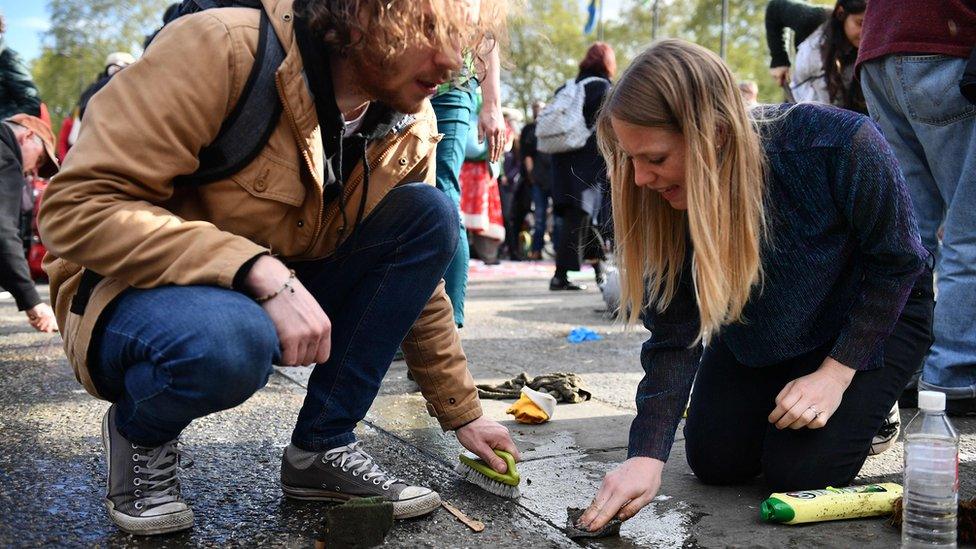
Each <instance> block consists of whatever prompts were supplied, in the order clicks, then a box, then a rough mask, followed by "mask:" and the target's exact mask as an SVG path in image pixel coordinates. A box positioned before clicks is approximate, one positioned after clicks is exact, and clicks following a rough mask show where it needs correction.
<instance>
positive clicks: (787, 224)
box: [581, 40, 927, 530]
mask: <svg viewBox="0 0 976 549" xmlns="http://www.w3.org/2000/svg"><path fill="white" fill-rule="evenodd" d="M598 133H599V140H600V146H601V151H602V153H603V155H604V156H605V158H606V160H607V164H608V167H609V169H610V177H611V185H612V189H613V193H612V194H613V212H614V223H615V230H616V240H617V245H618V254H619V264H620V267H621V273H622V274H621V290H622V292H621V316H622V317H625V318H627V320H628V321H629V323H630V324H634V323H636V322H637V321H638V320H639V319H643V322H644V326H645V327H647V329H648V330H650V332H651V335H650V339H648V341H647V342H646V343H644V345H643V349H642V351H641V364H642V366H643V368H644V371H645V375H644V378H643V380H642V381H641V382H640V385H639V387H638V389H637V417H636V418H635V419H634V421H633V424H632V425H631V429H630V443H629V451H628V459H627V461H625V462H624V463H623V464H622V465H620V466H619V467H617V468H616V469H615V470H613V471H611V472H610V473H608V474H607V475H606V477H605V478H604V479H603V483H602V485H601V487H600V490H599V492H598V493H597V494H596V497H595V498H594V500H593V503H592V504H591V505H590V507H589V509H588V510H587V512H586V513H585V514H584V515H583V517H582V519H581V522H582V524H583V525H584V526H586V527H588V528H589V529H590V530H597V529H599V528H601V527H602V526H603V525H604V524H605V523H606V522H607V521H609V520H610V519H611V518H613V517H615V516H617V517H619V518H621V519H627V518H630V517H631V516H633V515H635V514H636V513H637V512H638V511H639V510H640V509H641V508H642V507H643V506H644V505H646V504H647V503H648V502H650V501H651V500H652V499H653V498H654V496H655V495H656V493H657V491H658V489H659V488H660V486H661V477H662V470H663V469H664V462H665V461H666V460H667V458H668V454H669V453H670V451H671V446H672V444H673V441H674V434H675V430H676V429H677V426H678V422H679V420H680V419H681V415H682V411H683V410H684V409H685V404H686V403H687V402H688V394H689V392H691V389H692V382H693V381H694V392H693V394H692V396H691V404H690V406H689V409H688V419H687V422H686V424H685V430H684V434H685V452H686V455H687V459H688V464H689V465H690V467H691V469H692V471H694V473H695V475H696V476H697V477H698V478H699V479H700V480H701V481H702V482H704V483H706V484H718V485H727V484H736V483H744V482H748V481H750V480H751V479H753V478H755V477H756V476H758V475H760V474H762V475H763V476H764V477H765V481H766V483H767V485H768V486H769V487H770V488H771V489H772V490H775V491H780V490H797V489H812V488H823V487H825V486H828V485H830V486H844V485H847V484H850V482H851V481H852V480H853V479H854V477H855V475H856V474H857V473H858V471H859V469H860V468H861V465H862V464H863V463H864V460H865V458H866V457H867V455H868V451H869V449H870V446H871V441H872V437H874V436H875V434H876V433H878V430H879V427H880V426H881V425H882V422H883V421H884V420H885V417H886V416H887V415H888V412H889V410H890V409H891V407H892V404H894V402H895V400H896V399H897V398H898V396H899V395H900V394H901V392H902V389H903V388H904V387H905V382H906V380H907V379H908V378H909V377H910V376H911V374H912V371H911V370H912V368H911V367H907V366H906V365H898V364H897V362H891V363H888V364H885V363H884V357H883V352H882V349H883V345H884V343H885V341H886V339H887V338H888V335H889V333H890V331H891V329H892V326H893V325H894V323H895V320H896V319H897V318H898V315H899V313H900V312H901V310H902V307H903V306H904V304H905V301H906V299H907V298H908V294H909V291H910V290H911V288H912V284H913V282H914V281H915V279H916V278H917V277H918V275H919V273H921V272H922V270H923V268H924V265H925V259H926V255H927V254H926V252H925V250H924V249H923V248H922V246H921V244H920V242H919V236H918V230H917V228H916V223H915V219H914V217H913V215H912V213H911V203H910V199H909V195H908V192H907V191H906V188H905V183H904V180H903V178H902V175H901V173H900V171H899V168H898V165H897V163H896V161H895V159H894V157H893V156H892V153H891V151H890V150H889V148H888V144H887V143H886V141H885V140H884V138H883V137H882V136H881V133H880V132H879V130H878V128H877V127H876V126H875V125H874V124H873V123H872V122H871V121H870V120H869V119H868V118H866V117H864V116H862V115H859V114H856V113H853V112H850V111H844V110H840V109H837V108H834V107H829V106H825V105H814V104H801V105H792V106H790V105H782V106H766V107H760V108H758V109H755V110H753V111H752V112H751V113H747V111H746V109H745V107H744V106H743V103H742V101H741V99H740V97H739V92H738V90H737V88H736V81H735V78H734V77H733V75H732V73H731V71H730V70H729V68H728V67H727V66H726V65H725V63H724V62H723V61H722V60H721V59H720V58H719V57H718V56H716V55H715V54H714V53H712V52H710V51H708V50H706V49H704V48H702V47H700V46H696V45H694V44H690V43H688V42H684V41H680V40H665V41H661V42H658V43H656V44H655V45H653V46H651V47H650V48H649V49H647V50H646V51H645V52H643V53H642V54H641V55H640V56H639V57H638V58H637V59H636V60H635V61H634V62H633V63H632V65H631V66H630V68H629V69H628V70H627V72H626V73H625V74H624V75H623V78H622V79H621V80H620V82H619V84H618V85H617V86H616V87H615V88H614V89H613V90H612V91H611V92H610V95H609V96H608V98H607V101H606V103H605V106H604V108H603V111H602V113H601V117H600V121H599V129H598ZM696 374H697V379H696Z"/></svg>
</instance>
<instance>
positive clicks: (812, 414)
mask: <svg viewBox="0 0 976 549" xmlns="http://www.w3.org/2000/svg"><path fill="white" fill-rule="evenodd" d="M854 374H855V371H854V370H853V369H852V368H848V367H847V366H844V365H843V364H841V363H840V362H837V361H836V360H834V359H832V358H830V357H827V359H826V360H824V361H823V364H821V365H820V368H818V369H817V371H816V372H813V373H812V374H808V375H805V376H803V377H800V378H797V379H794V380H793V381H791V382H789V383H787V384H786V387H783V390H782V391H780V392H779V394H778V395H776V408H775V409H774V410H773V411H772V413H770V414H769V422H770V423H773V424H775V425H776V428H777V429H786V428H787V427H789V428H790V429H802V428H803V427H807V428H809V429H820V428H821V427H823V426H824V425H826V424H827V421H828V420H830V416H832V415H834V412H836V411H837V408H838V407H840V403H841V400H842V399H843V398H844V391H846V390H847V387H848V386H849V385H850V384H851V380H852V379H853V378H854Z"/></svg>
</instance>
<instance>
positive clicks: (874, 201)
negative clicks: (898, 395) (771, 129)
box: [830, 119, 928, 370]
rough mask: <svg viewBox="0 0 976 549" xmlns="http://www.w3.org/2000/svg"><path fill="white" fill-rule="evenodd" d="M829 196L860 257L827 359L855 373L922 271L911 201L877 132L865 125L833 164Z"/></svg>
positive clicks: (870, 362)
mask: <svg viewBox="0 0 976 549" xmlns="http://www.w3.org/2000/svg"><path fill="white" fill-rule="evenodd" d="M833 181H834V185H835V188H834V191H833V192H834V196H835V200H837V202H838V207H839V208H840V209H841V213H842V215H843V216H844V217H845V218H846V219H847V222H848V223H849V224H850V227H851V231H852V233H853V234H854V237H855V239H856V241H857V246H858V249H859V251H860V254H861V256H862V257H863V261H864V265H865V272H864V277H863V279H862V280H861V286H860V291H859V292H858V294H857V296H856V297H855V301H854V304H853V306H852V307H851V311H850V314H849V316H848V321H847V324H846V325H845V326H843V327H842V328H841V332H840V336H839V337H838V339H837V342H836V343H835V344H834V348H833V349H832V351H831V353H830V356H831V357H833V358H834V359H835V360H837V361H839V362H840V363H842V364H844V365H846V366H849V367H851V368H854V369H855V370H861V369H868V368H871V367H872V366H874V365H876V364H877V362H876V361H874V360H872V358H873V357H874V356H875V355H876V353H878V352H880V349H881V346H882V344H883V343H884V341H885V339H887V337H888V335H889V334H890V333H891V330H892V328H893V327H894V325H895V322H896V321H897V319H898V316H899V315H900V314H901V310H902V308H904V306H905V302H906V301H907V300H908V294H909V292H910V291H911V288H912V285H913V284H914V282H915V279H916V278H918V275H919V274H920V273H921V272H922V270H923V268H924V266H925V258H926V257H927V255H928V253H927V252H926V251H925V249H924V248H923V247H922V244H921V241H920V239H919V235H918V227H917V225H916V222H915V216H914V214H913V212H912V202H911V197H910V196H909V194H908V189H907V187H906V186H905V180H904V177H903V176H902V174H901V170H900V169H899V168H898V162H897V161H896V159H895V157H894V154H893V153H892V151H891V149H890V147H889V146H888V143H887V142H886V141H885V139H884V137H883V136H882V135H881V131H880V130H879V129H878V128H877V127H876V126H875V125H874V124H873V123H872V122H870V121H868V120H866V119H865V121H864V122H863V123H862V124H861V126H860V127H859V128H858V130H857V132H856V133H855V134H854V137H853V139H852V141H851V146H850V147H848V149H847V152H846V153H845V154H843V156H842V157H841V158H840V159H839V161H838V162H837V173H835V174H834V178H833Z"/></svg>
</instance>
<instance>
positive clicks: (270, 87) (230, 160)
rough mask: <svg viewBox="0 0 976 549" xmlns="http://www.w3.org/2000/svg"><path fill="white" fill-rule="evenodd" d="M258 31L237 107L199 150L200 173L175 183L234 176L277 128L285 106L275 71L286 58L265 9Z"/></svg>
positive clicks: (200, 0)
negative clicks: (279, 94)
mask: <svg viewBox="0 0 976 549" xmlns="http://www.w3.org/2000/svg"><path fill="white" fill-rule="evenodd" d="M188 1H192V2H194V3H196V4H197V5H200V4H213V3H214V2H213V0H188ZM258 32H259V33H260V38H259V40H258V49H257V53H256V56H255V59H254V66H253V67H252V68H251V74H250V75H249V76H248V78H247V83H246V84H245V85H244V89H243V91H241V95H240V98H238V100H237V105H235V106H234V110H233V111H231V113H230V116H228V117H227V119H225V120H224V122H223V124H221V126H220V131H219V132H218V133H217V137H215V138H214V140H213V142H211V143H210V144H209V145H207V146H206V147H204V148H203V149H202V150H201V151H200V154H199V159H200V167H199V168H198V169H197V171H196V172H194V173H192V174H190V175H186V176H181V177H178V178H176V179H175V180H174V181H173V183H174V184H176V185H202V184H205V183H210V182H213V181H217V180H220V179H225V178H227V177H230V176H231V175H234V174H235V173H237V172H239V171H241V170H242V169H244V167H245V166H247V165H248V164H250V163H251V161H252V160H254V159H255V158H256V157H257V156H258V154H260V152H261V149H263V148H264V145H265V143H267V141H268V139H269V138H270V137H271V133H272V132H273V131H274V129H275V127H276V126H277V125H278V120H279V119H280V118H281V110H282V107H281V101H280V100H279V98H278V88H277V86H276V85H275V72H276V71H277V70H278V67H279V66H280V65H281V63H282V61H284V59H285V49H284V47H283V46H282V45H281V41H280V40H278V35H277V34H275V31H274V28H272V27H271V21H270V20H269V19H268V14H267V13H265V11H264V10H263V9H262V10H261V26H260V30H259V31H258Z"/></svg>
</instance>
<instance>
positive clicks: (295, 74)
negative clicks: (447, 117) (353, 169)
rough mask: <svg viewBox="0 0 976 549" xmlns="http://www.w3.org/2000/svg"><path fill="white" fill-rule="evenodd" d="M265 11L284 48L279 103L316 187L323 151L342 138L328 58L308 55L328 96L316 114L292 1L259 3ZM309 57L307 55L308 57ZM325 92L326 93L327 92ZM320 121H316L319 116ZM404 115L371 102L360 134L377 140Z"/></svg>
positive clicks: (321, 173) (321, 177) (322, 170)
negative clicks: (317, 66) (315, 60)
mask: <svg viewBox="0 0 976 549" xmlns="http://www.w3.org/2000/svg"><path fill="white" fill-rule="evenodd" d="M262 2H263V4H264V9H265V11H266V12H267V13H268V15H269V18H270V20H271V26H272V27H273V28H274V30H275V33H276V34H277V35H278V39H279V40H280V41H281V45H282V47H283V48H284V49H285V52H286V53H285V59H284V61H282V63H281V66H280V67H279V68H278V71H277V74H276V79H277V81H278V86H279V89H278V91H279V95H280V98H281V102H282V104H283V105H284V107H285V113H286V117H287V118H288V120H289V123H290V124H291V125H292V129H293V130H294V132H295V135H296V136H297V138H298V140H299V145H300V146H301V147H302V149H303V153H305V154H306V156H307V158H308V161H309V163H310V164H311V168H312V173H313V176H314V177H315V178H316V181H317V182H318V183H319V185H322V184H323V183H324V180H325V161H324V158H325V155H324V154H323V153H324V152H325V151H331V150H335V149H333V147H337V146H339V143H337V142H336V139H341V136H342V129H343V127H342V117H341V114H340V113H339V108H338V107H337V106H336V103H335V92H334V90H333V89H332V74H331V71H330V70H329V68H328V55H327V53H326V51H325V49H324V48H323V49H322V50H321V51H319V52H310V53H311V55H313V56H316V54H317V56H318V58H319V61H320V62H321V66H322V67H323V69H322V70H321V71H318V72H320V73H321V75H323V78H322V81H323V82H324V83H325V86H326V88H324V89H323V91H322V92H321V93H322V94H324V95H330V97H328V98H327V99H326V100H325V101H321V102H320V105H323V106H324V107H323V110H325V111H326V114H325V115H322V113H317V109H316V101H315V99H314V98H313V96H312V93H311V90H310V89H309V83H308V81H307V79H306V75H305V73H304V71H305V63H304V61H303V55H302V49H301V47H300V46H299V40H298V37H297V35H296V29H295V27H296V23H295V19H296V18H295V4H296V3H297V2H294V0H262ZM307 55H308V54H306V56H307ZM326 89H327V90H328V91H326ZM320 115H322V116H321V118H322V119H323V120H322V121H320V120H319V117H320ZM404 118H405V115H403V114H401V113H398V112H396V111H394V110H393V109H391V108H389V107H387V106H385V105H383V104H380V103H378V102H375V101H374V102H373V104H371V105H370V108H369V110H368V111H367V113H366V119H365V120H363V125H362V127H361V130H360V132H359V135H361V136H362V137H364V138H365V139H366V140H367V141H371V140H374V139H379V138H381V137H383V136H385V135H386V134H388V133H389V132H390V131H391V130H392V129H394V128H395V127H397V126H398V125H400V124H401V123H402V122H403V120H404Z"/></svg>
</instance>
